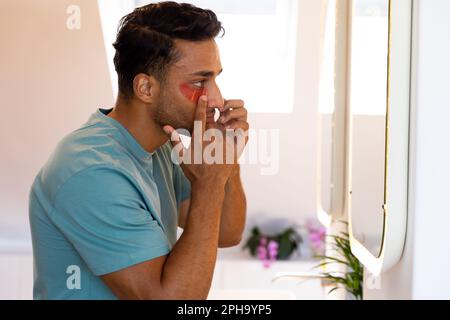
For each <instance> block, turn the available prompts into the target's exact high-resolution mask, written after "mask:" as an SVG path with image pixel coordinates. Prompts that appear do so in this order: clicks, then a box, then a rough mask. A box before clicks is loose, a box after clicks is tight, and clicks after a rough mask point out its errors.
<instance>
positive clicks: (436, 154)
mask: <svg viewBox="0 0 450 320" xmlns="http://www.w3.org/2000/svg"><path fill="white" fill-rule="evenodd" d="M414 6H415V8H414V25H415V26H414V37H413V38H414V50H413V51H414V53H413V57H414V62H413V69H414V74H413V90H412V91H413V104H412V119H411V152H410V154H411V164H410V166H411V168H410V191H409V198H410V199H409V217H408V233H407V243H406V247H405V252H404V254H403V258H402V260H401V261H400V263H399V264H398V265H397V266H395V267H394V268H393V269H391V270H389V271H388V272H386V273H384V274H382V275H381V277H380V279H378V280H375V281H371V283H370V284H369V285H370V286H371V287H372V288H373V289H372V290H370V289H367V288H366V290H365V297H366V298H367V299H450V293H449V290H448V288H449V287H450V277H448V275H447V272H448V270H450V254H449V253H450V232H449V230H450V207H449V205H448V201H447V200H448V198H449V190H450V188H449V181H450V167H449V163H450V148H449V139H450V126H449V123H448V122H449V119H450V108H449V106H450V90H449V84H450V60H449V57H450V42H449V39H450V2H449V1H448V0H416V1H414Z"/></svg>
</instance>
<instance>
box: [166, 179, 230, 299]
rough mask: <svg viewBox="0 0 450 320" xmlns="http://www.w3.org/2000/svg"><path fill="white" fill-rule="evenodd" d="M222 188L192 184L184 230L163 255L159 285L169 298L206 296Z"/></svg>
mask: <svg viewBox="0 0 450 320" xmlns="http://www.w3.org/2000/svg"><path fill="white" fill-rule="evenodd" d="M224 197H225V190H224V187H222V188H221V187H220V186H216V187H213V188H211V187H209V188H207V187H205V186H195V185H194V186H193V187H192V196H191V203H190V208H189V214H188V218H187V221H186V226H185V229H184V232H183V234H182V236H181V237H180V239H179V240H178V242H177V243H176V245H175V246H174V248H173V250H172V252H171V253H170V254H169V256H168V257H167V260H166V262H165V264H164V268H163V273H162V277H161V286H162V289H163V291H164V292H165V293H166V294H167V296H168V297H167V298H169V299H206V297H207V295H208V292H209V289H210V286H211V281H212V276H213V273H214V267H215V263H216V258H217V247H218V244H219V230H220V216H221V209H222V203H223V200H224Z"/></svg>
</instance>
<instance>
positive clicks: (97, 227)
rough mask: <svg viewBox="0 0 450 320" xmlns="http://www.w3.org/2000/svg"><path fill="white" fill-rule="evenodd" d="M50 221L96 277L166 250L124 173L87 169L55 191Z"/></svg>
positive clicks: (152, 219) (158, 228) (162, 237)
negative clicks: (53, 207)
mask: <svg viewBox="0 0 450 320" xmlns="http://www.w3.org/2000/svg"><path fill="white" fill-rule="evenodd" d="M54 206H55V210H54V212H53V214H52V220H53V221H54V223H55V224H56V226H57V227H58V228H59V229H60V230H61V232H62V233H63V234H64V235H65V237H66V238H67V239H68V240H69V241H70V243H71V244H72V245H73V246H74V248H75V249H76V250H77V252H78V253H79V254H80V256H81V257H82V259H83V260H84V261H85V262H86V264H87V266H88V267H89V268H90V269H91V271H92V272H93V273H94V274H95V275H97V276H99V275H104V274H108V273H111V272H115V271H118V270H121V269H125V268H127V267H129V266H132V265H135V264H139V263H142V262H145V261H148V260H152V259H154V258H157V257H161V256H164V255H167V254H168V253H169V252H170V245H169V241H168V239H167V237H166V235H165V234H164V231H163V229H162V228H161V226H160V225H159V223H158V221H157V220H156V219H155V216H154V215H153V214H154V213H152V212H151V210H149V209H148V208H147V206H146V204H145V203H144V200H143V198H142V196H141V193H140V192H139V190H138V189H137V187H136V186H135V184H134V183H133V181H132V180H130V178H128V177H127V176H126V175H125V174H123V173H122V172H120V171H119V170H116V169H111V168H94V169H87V170H85V171H83V172H81V173H78V174H77V175H75V176H74V177H72V178H70V179H69V181H67V182H66V183H65V184H64V185H63V186H62V187H61V188H60V190H59V191H58V194H57V196H56V198H55V201H54Z"/></svg>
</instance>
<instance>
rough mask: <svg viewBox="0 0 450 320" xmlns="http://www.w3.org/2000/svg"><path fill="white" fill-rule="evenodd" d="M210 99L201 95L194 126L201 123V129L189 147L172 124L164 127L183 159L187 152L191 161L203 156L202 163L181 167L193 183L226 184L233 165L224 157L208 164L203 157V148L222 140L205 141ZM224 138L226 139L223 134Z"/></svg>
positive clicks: (196, 132)
mask: <svg viewBox="0 0 450 320" xmlns="http://www.w3.org/2000/svg"><path fill="white" fill-rule="evenodd" d="M207 104H208V100H207V97H206V96H201V97H200V99H199V101H198V104H197V109H196V112H195V119H194V126H193V127H194V128H196V126H197V127H198V126H199V125H200V126H201V130H200V131H198V130H195V129H194V132H193V134H192V140H191V144H190V146H189V148H188V149H186V148H184V146H183V145H182V143H181V139H180V136H179V134H178V133H177V131H176V130H175V129H174V128H172V127H171V126H165V127H164V128H163V129H164V131H165V132H166V133H167V134H168V135H170V139H171V142H172V145H173V146H174V148H177V149H179V150H180V154H179V157H180V158H181V159H183V158H185V155H186V154H190V157H189V159H191V162H194V159H196V156H197V157H198V156H201V163H200V164H194V163H182V164H181V168H182V169H183V172H184V174H185V175H186V177H187V178H188V179H189V180H190V181H191V183H192V184H196V183H197V182H200V183H202V184H205V183H212V185H215V186H217V185H222V186H223V185H225V183H226V182H227V181H228V178H229V177H230V175H231V174H232V171H233V167H232V166H231V165H229V164H227V163H226V158H225V157H224V159H223V161H222V163H219V164H206V163H205V161H204V159H203V150H205V148H207V147H210V145H211V144H217V143H220V142H223V141H224V140H222V141H218V140H217V139H214V140H213V141H205V139H204V136H205V131H206V130H207V129H211V126H208V125H207V115H206V109H207ZM222 139H225V137H224V136H223V137H222ZM199 146H200V147H201V149H200V150H198V149H197V148H198V147H199ZM196 153H198V154H197V155H196Z"/></svg>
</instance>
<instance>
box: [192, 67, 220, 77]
mask: <svg viewBox="0 0 450 320" xmlns="http://www.w3.org/2000/svg"><path fill="white" fill-rule="evenodd" d="M222 72H223V69H220V71H219V72H218V73H217V75H220V74H221V73H222ZM214 74H215V73H214V71H208V70H204V71H199V72H195V73H192V74H191V76H201V77H205V78H211V77H213V76H214Z"/></svg>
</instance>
